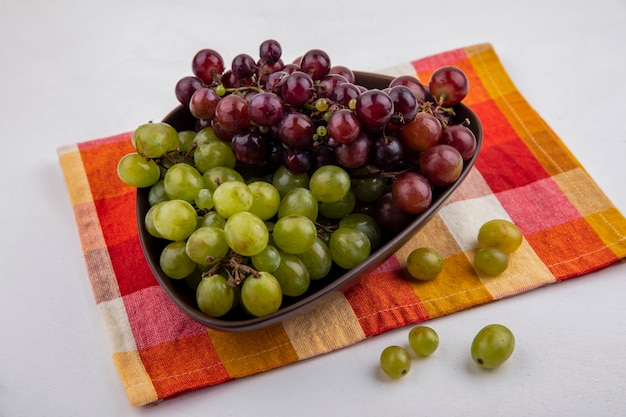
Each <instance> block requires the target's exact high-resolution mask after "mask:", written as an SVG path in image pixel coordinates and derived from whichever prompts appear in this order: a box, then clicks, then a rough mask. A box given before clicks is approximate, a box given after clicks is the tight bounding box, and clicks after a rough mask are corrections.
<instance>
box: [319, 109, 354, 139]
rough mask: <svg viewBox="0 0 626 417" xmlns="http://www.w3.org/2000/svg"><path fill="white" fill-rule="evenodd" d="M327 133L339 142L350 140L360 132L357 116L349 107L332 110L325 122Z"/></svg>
mask: <svg viewBox="0 0 626 417" xmlns="http://www.w3.org/2000/svg"><path fill="white" fill-rule="evenodd" d="M327 129H328V134H329V135H330V137H331V138H333V139H335V140H336V141H337V142H339V143H348V142H352V141H353V140H354V139H356V137H357V136H358V135H359V133H361V126H360V124H359V118H358V117H357V116H356V114H355V113H354V112H353V111H352V110H349V109H339V110H337V111H336V112H334V113H333V114H332V115H331V116H330V118H329V119H328V123H327Z"/></svg>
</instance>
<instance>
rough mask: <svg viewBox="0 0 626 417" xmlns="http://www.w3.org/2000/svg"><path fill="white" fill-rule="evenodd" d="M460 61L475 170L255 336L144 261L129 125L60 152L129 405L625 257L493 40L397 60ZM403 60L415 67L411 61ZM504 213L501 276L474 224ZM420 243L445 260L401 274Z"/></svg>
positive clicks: (617, 229)
mask: <svg viewBox="0 0 626 417" xmlns="http://www.w3.org/2000/svg"><path fill="white" fill-rule="evenodd" d="M445 64H452V65H457V66H459V67H461V68H462V69H463V70H464V71H465V72H466V73H467V74H468V76H469V78H470V85H471V87H470V94H469V95H468V97H467V98H466V99H465V101H464V102H465V103H466V104H467V105H468V106H470V107H471V108H472V109H473V110H474V111H475V112H476V113H477V114H478V116H479V117H480V119H481V121H482V124H483V127H484V143H483V147H482V149H481V154H480V156H479V158H478V161H477V163H476V166H475V167H474V168H473V170H472V171H471V173H470V175H469V176H468V179H467V180H466V182H465V183H463V185H462V186H461V187H460V188H459V190H458V191H457V192H456V194H455V195H454V196H453V198H452V200H451V201H450V202H449V203H448V204H447V205H446V206H445V207H444V208H443V209H442V210H441V211H440V213H439V214H438V215H437V216H436V217H435V218H434V219H433V220H432V221H431V222H430V223H429V224H428V225H427V226H426V227H425V228H424V229H422V231H421V232H419V233H418V234H417V235H416V236H415V237H414V238H413V239H412V240H411V241H410V242H409V243H407V244H406V245H405V246H404V247H403V248H402V249H400V250H399V251H398V252H397V254H396V255H394V256H392V257H391V258H389V259H388V260H387V262H386V263H384V264H383V265H382V266H381V267H380V268H378V269H377V270H376V271H374V272H373V273H372V274H371V275H370V276H368V277H366V278H365V279H363V281H362V282H361V283H360V284H358V285H357V286H355V287H353V288H352V289H350V290H349V291H347V292H346V293H344V294H337V295H336V296H335V297H334V298H332V299H330V300H328V301H327V302H326V303H325V304H322V305H320V306H319V307H318V308H317V309H316V310H313V311H310V312H308V313H306V314H304V315H301V316H298V317H295V318H293V319H289V320H287V321H285V322H284V323H282V324H279V325H275V326H273V327H270V328H267V329H264V330H260V331H255V332H253V333H224V332H218V331H213V330H210V329H207V328H205V327H203V326H201V325H199V324H198V323H196V322H194V321H192V320H191V319H189V318H188V317H187V316H185V315H184V314H182V313H181V312H180V311H179V310H178V309H177V308H176V307H175V306H174V304H173V303H172V302H171V301H170V300H169V298H168V297H167V296H166V295H165V293H164V292H163V291H162V289H161V287H160V286H159V285H158V284H157V282H156V280H155V278H154V276H153V275H152V274H151V272H150V269H149V267H148V265H147V263H146V261H145V259H144V257H143V254H142V250H141V246H140V243H139V239H138V235H137V226H136V223H135V190H134V189H132V188H130V187H128V186H126V185H124V184H122V183H121V182H120V181H118V180H117V177H116V173H115V172H116V166H117V162H118V160H119V159H120V157H121V156H122V155H124V154H126V153H127V152H129V151H130V150H131V149H132V147H131V143H130V137H131V133H123V134H120V135H117V136H112V137H108V138H104V139H98V140H92V141H88V142H83V143H79V144H73V145H69V146H65V147H62V148H60V149H59V158H60V163H61V167H62V169H63V171H64V174H65V178H66V181H67V186H68V190H69V195H70V198H71V201H72V205H73V208H74V213H75V216H76V222H77V224H78V232H79V235H80V238H81V242H82V247H83V250H84V255H85V260H86V263H87V269H88V273H89V279H90V280H91V284H92V287H93V293H94V296H95V301H96V303H97V306H98V309H99V311H100V313H101V315H102V319H103V322H104V327H105V331H106V333H107V335H108V337H109V339H110V342H111V348H112V351H113V361H114V362H115V366H116V367H117V370H118V372H119V376H120V378H121V380H122V383H123V384H124V387H125V389H126V392H127V394H128V398H129V401H130V403H131V404H132V405H133V406H138V405H144V404H149V403H152V402H156V401H159V400H162V399H165V398H168V397H171V396H174V395H177V394H180V393H183V392H185V391H189V390H195V389H198V388H202V387H206V386H210V385H215V384H220V383H222V382H226V381H228V380H231V379H234V378H241V377H244V376H247V375H251V374H255V373H259V372H263V371H267V370H270V369H273V368H276V367H279V366H283V365H287V364H289V363H293V362H296V361H299V360H302V359H305V358H309V357H312V356H316V355H320V354H322V353H325V352H329V351H332V350H335V349H339V348H342V347H346V346H348V345H351V344H354V343H356V342H358V341H361V340H363V339H365V338H368V337H372V336H374V335H377V334H380V333H383V332H385V331H387V330H390V329H393V328H396V327H399V326H404V325H407V324H410V323H416V322H421V321H425V320H428V319H430V318H434V317H438V316H442V315H445V314H450V313H453V312H455V311H458V310H462V309H466V308H469V307H472V306H477V305H481V304H484V303H488V302H491V301H494V300H497V299H500V298H503V297H508V296H512V295H515V294H519V293H522V292H524V291H528V290H531V289H533V288H537V287H540V286H542V285H546V284H551V283H555V282H558V281H561V280H565V279H568V278H572V277H576V276H579V275H582V274H586V273H588V272H591V271H594V270H597V269H599V268H603V267H606V266H608V265H611V264H613V263H615V262H619V261H620V260H621V259H622V258H624V256H625V255H626V238H625V236H626V220H625V219H624V217H623V215H622V214H620V213H619V212H618V210H616V208H615V207H614V206H613V205H612V204H611V202H610V201H609V200H608V199H607V198H606V196H605V195H604V194H603V192H602V191H601V190H600V189H599V188H598V186H597V185H596V184H595V183H594V181H593V180H592V179H591V178H590V177H589V175H588V174H587V172H586V171H585V170H584V168H583V167H582V166H581V165H580V163H579V162H578V161H577V160H576V159H575V158H574V156H573V155H572V154H571V153H570V151H569V150H568V149H567V148H566V147H565V146H564V145H563V143H562V142H561V141H560V139H559V138H558V137H557V136H556V135H555V134H554V132H553V131H552V130H551V129H550V127H549V126H547V125H546V123H545V122H544V121H543V120H542V119H541V117H540V116H539V115H538V114H537V113H536V112H535V111H534V110H533V109H532V108H531V107H530V106H529V105H528V103H527V102H526V101H525V100H524V98H523V97H522V95H521V94H520V93H519V92H518V91H517V89H516V87H515V85H514V84H513V83H512V81H511V80H510V79H509V77H508V75H507V73H506V71H505V70H504V68H503V67H502V65H501V63H500V61H499V59H498V57H497V55H496V53H495V52H494V50H493V48H492V47H491V45H489V44H482V45H476V46H471V47H467V48H460V49H457V50H454V51H449V52H446V53H442V54H439V55H436V56H432V57H429V58H425V59H420V60H417V61H414V62H411V63H410V65H407V64H404V65H400V66H398V67H395V68H391V69H390V71H389V72H395V74H396V75H397V74H398V71H408V72H413V73H414V74H417V75H418V76H419V77H420V78H421V79H423V80H427V79H428V77H429V72H430V71H432V70H434V69H435V68H437V67H439V66H441V65H445ZM407 68H408V70H406V69H407ZM493 218H505V219H510V220H512V221H513V222H514V223H516V224H517V225H518V226H519V227H520V229H521V230H522V232H523V234H524V242H523V245H522V247H521V248H520V249H519V250H518V251H517V252H515V253H514V254H513V255H512V258H511V262H510V267H509V268H508V270H507V271H506V272H505V273H504V274H503V275H501V276H498V277H495V278H490V277H485V276H478V275H476V273H475V272H474V271H473V269H472V266H471V259H472V257H473V250H474V247H475V244H476V242H475V239H476V234H477V231H478V228H479V227H480V225H481V224H482V223H483V222H485V221H487V220H490V219H493ZM418 246H430V247H434V248H436V249H437V250H439V251H440V252H441V253H442V254H443V255H444V257H445V259H446V262H445V268H444V270H443V272H442V274H441V275H440V276H439V277H437V279H435V280H432V281H426V282H417V281H415V282H410V281H408V280H406V279H402V278H401V272H400V271H401V269H402V268H403V261H404V260H405V259H406V257H407V255H408V253H409V252H410V251H411V250H412V249H413V248H415V247H418Z"/></svg>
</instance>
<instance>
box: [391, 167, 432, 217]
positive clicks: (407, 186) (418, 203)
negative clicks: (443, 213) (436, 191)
mask: <svg viewBox="0 0 626 417" xmlns="http://www.w3.org/2000/svg"><path fill="white" fill-rule="evenodd" d="M391 195H392V197H393V202H394V203H395V204H396V205H397V206H398V207H399V208H400V209H401V210H402V211H405V212H407V213H411V214H418V213H421V212H423V211H424V210H426V209H427V208H428V207H430V203H431V202H432V199H433V194H432V189H431V185H430V183H429V182H428V180H427V179H426V178H424V177H423V176H422V175H420V174H418V173H416V172H405V173H403V174H401V175H400V176H398V177H397V178H396V180H395V181H394V183H393V186H392V188H391Z"/></svg>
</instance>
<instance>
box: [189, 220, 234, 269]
mask: <svg viewBox="0 0 626 417" xmlns="http://www.w3.org/2000/svg"><path fill="white" fill-rule="evenodd" d="M185 249H186V251H187V255H189V257H190V258H191V259H192V260H193V261H194V262H196V263H198V264H200V265H210V264H213V263H215V261H217V260H219V259H221V258H223V257H224V256H226V254H227V253H228V249H229V248H228V243H227V242H226V237H225V235H224V231H223V230H222V229H218V228H217V227H206V226H204V227H200V228H198V229H197V230H196V231H194V232H193V233H192V234H191V236H189V239H187V246H186V248H185ZM207 258H209V260H208V261H207Z"/></svg>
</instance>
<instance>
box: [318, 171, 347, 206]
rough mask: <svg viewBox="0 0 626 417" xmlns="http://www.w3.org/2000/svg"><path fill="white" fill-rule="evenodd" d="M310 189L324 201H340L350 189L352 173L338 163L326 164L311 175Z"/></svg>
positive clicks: (319, 199)
mask: <svg viewBox="0 0 626 417" xmlns="http://www.w3.org/2000/svg"><path fill="white" fill-rule="evenodd" d="M309 189H310V190H311V193H312V194H313V195H314V196H315V198H316V199H317V200H318V201H320V202H322V203H332V202H335V201H339V200H341V199H342V198H344V196H345V195H346V193H347V192H348V190H350V175H348V173H347V172H346V171H345V170H344V169H343V168H341V167H339V166H337V165H324V166H322V167H320V168H318V169H317V170H315V172H314V173H313V175H311V179H310V180H309Z"/></svg>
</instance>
